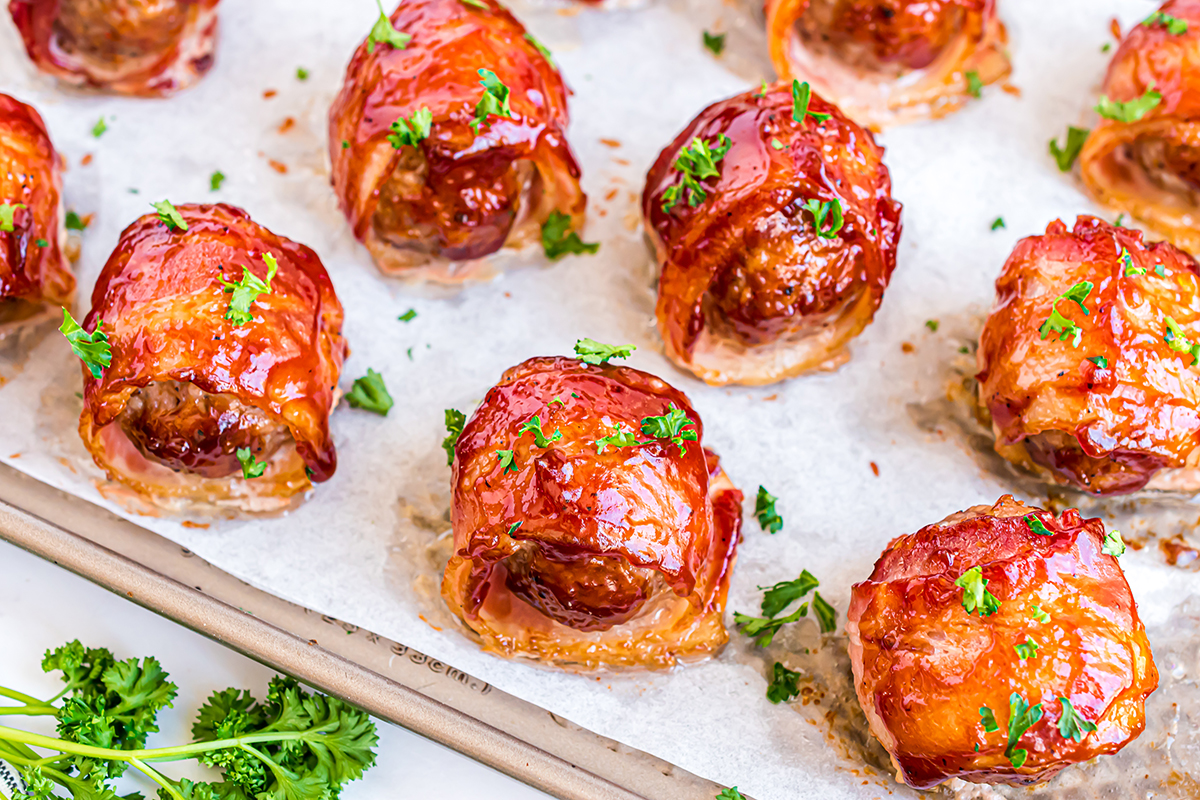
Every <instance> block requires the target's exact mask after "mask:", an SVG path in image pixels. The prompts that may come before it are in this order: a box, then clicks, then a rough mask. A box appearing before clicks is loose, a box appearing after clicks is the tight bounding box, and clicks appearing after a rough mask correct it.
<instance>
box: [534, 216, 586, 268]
mask: <svg viewBox="0 0 1200 800" xmlns="http://www.w3.org/2000/svg"><path fill="white" fill-rule="evenodd" d="M570 227H571V216H570V215H569V214H564V213H562V212H561V211H551V212H550V216H549V217H547V218H546V221H545V222H544V223H542V250H543V251H544V252H545V253H546V258H548V259H550V260H551V261H557V260H558V259H560V258H562V257H563V256H565V255H567V254H568V253H573V254H576V255H582V254H584V253H594V252H596V251H597V250H599V249H600V243H599V242H585V241H583V239H580V238H579V234H578V233H576V232H575V231H570V232H569V233H568V230H569V229H570Z"/></svg>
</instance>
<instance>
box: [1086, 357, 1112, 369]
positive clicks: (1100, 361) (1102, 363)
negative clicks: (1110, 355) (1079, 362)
mask: <svg viewBox="0 0 1200 800" xmlns="http://www.w3.org/2000/svg"><path fill="white" fill-rule="evenodd" d="M1088 361H1090V362H1092V363H1093V364H1095V365H1096V366H1097V367H1099V368H1100V369H1108V359H1107V358H1105V357H1104V356H1088Z"/></svg>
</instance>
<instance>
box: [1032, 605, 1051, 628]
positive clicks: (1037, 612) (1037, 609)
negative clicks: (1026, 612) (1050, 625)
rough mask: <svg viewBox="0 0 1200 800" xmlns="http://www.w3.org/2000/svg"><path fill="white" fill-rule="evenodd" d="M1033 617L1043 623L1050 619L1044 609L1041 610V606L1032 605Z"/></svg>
mask: <svg viewBox="0 0 1200 800" xmlns="http://www.w3.org/2000/svg"><path fill="white" fill-rule="evenodd" d="M1033 618H1034V619H1036V620H1037V621H1038V622H1040V623H1042V624H1043V625H1045V624H1046V623H1047V622H1049V621H1050V615H1049V614H1047V613H1046V612H1045V611H1042V607H1041V606H1034V607H1033Z"/></svg>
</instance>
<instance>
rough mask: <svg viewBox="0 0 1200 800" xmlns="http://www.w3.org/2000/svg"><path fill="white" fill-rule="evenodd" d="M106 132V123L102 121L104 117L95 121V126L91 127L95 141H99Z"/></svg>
mask: <svg viewBox="0 0 1200 800" xmlns="http://www.w3.org/2000/svg"><path fill="white" fill-rule="evenodd" d="M107 130H108V123H107V122H105V121H104V117H101V118H100V119H99V120H97V121H96V124H95V125H93V126H92V136H93V137H95V138H96V139H99V138H100V137H101V136H103V135H104V134H105V132H106V131H107Z"/></svg>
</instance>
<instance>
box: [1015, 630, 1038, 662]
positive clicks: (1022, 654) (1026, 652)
mask: <svg viewBox="0 0 1200 800" xmlns="http://www.w3.org/2000/svg"><path fill="white" fill-rule="evenodd" d="M1013 650H1016V651H1017V657H1018V658H1020V659H1021V660H1022V661H1028V660H1029V659H1031V658H1033V657H1034V656H1036V655H1037V651H1038V643H1037V642H1035V641H1034V640H1033V637H1030V636H1026V637H1025V641H1024V642H1022V643H1021V644H1014V645H1013Z"/></svg>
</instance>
